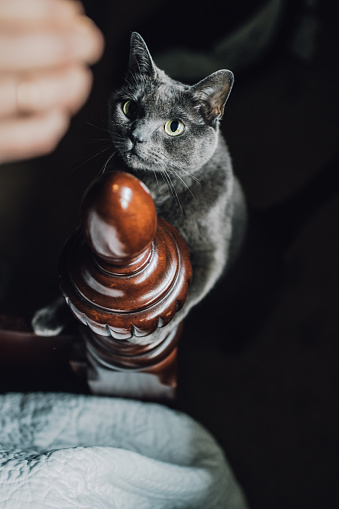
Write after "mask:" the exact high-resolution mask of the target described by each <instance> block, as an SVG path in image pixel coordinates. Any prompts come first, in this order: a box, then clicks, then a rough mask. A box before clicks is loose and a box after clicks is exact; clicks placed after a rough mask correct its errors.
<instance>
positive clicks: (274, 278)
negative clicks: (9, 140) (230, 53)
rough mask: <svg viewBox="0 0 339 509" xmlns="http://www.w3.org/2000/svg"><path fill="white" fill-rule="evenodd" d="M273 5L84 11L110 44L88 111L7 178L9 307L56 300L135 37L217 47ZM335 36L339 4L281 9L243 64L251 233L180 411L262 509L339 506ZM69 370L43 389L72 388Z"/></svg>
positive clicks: (243, 143) (204, 308)
mask: <svg viewBox="0 0 339 509" xmlns="http://www.w3.org/2000/svg"><path fill="white" fill-rule="evenodd" d="M264 3H265V2H264V1H263V0H262V1H257V2H249V1H248V2H246V1H238V2H235V1H231V0H229V1H228V2H227V1H225V2H220V1H219V2H214V1H213V0H210V1H209V2H208V6H207V5H205V6H203V7H199V8H197V5H198V4H195V3H194V2H192V1H186V2H185V1H183V2H181V3H180V4H175V5H176V7H175V10H174V8H173V5H172V3H171V2H167V1H165V0H164V1H163V2H156V1H155V0H148V1H144V2H138V1H137V0H134V1H130V2H115V3H113V2H108V1H104V0H101V1H97V0H96V1H94V0H93V1H92V2H90V1H88V2H87V10H88V12H89V14H90V15H91V16H92V17H93V18H94V19H95V20H96V21H97V23H98V24H99V26H101V28H102V29H103V31H104V33H105V35H106V40H107V49H106V53H105V56H104V59H103V60H102V62H100V63H99V64H98V65H97V66H96V67H95V69H94V73H95V84H94V89H93V92H92V95H91V98H90V100H89V102H88V104H87V105H86V106H85V108H84V109H83V110H82V111H81V112H80V113H79V114H78V115H77V117H76V118H75V119H74V120H73V123H72V127H71V130H70V132H69V133H68V134H67V136H66V137H65V139H64V140H63V142H62V143H61V145H60V147H59V148H58V150H57V151H56V152H55V153H54V154H52V155H51V156H49V157H44V158H40V159H36V160H32V161H28V162H24V163H18V164H11V165H6V166H3V167H2V168H1V170H0V254H1V260H2V266H3V268H2V270H3V272H4V273H3V276H2V280H3V284H2V292H3V299H2V301H1V305H0V312H1V313H13V314H18V315H20V316H24V317H26V318H28V319H29V318H30V317H31V315H32V313H33V312H34V310H36V309H37V308H39V307H41V306H44V305H46V304H47V303H48V302H49V301H50V300H52V299H53V298H54V297H55V296H56V295H57V292H58V289H57V275H56V274H57V263H58V258H59V255H60V252H61V249H62V246H63V243H64V241H65V239H66V238H67V237H68V235H69V234H70V233H72V231H73V230H74V228H75V227H76V226H77V224H78V217H79V214H78V209H79V203H80V200H81V196H82V194H83V192H84V190H85V189H86V187H87V186H88V184H89V183H90V181H91V180H92V179H93V178H94V176H95V175H96V174H97V173H98V171H100V169H101V167H102V166H103V164H104V163H105V161H106V159H107V157H108V155H109V154H110V151H109V142H108V141H107V131H106V118H107V117H106V115H107V112H106V103H107V98H108V96H109V91H110V89H111V88H112V87H113V86H114V84H115V83H116V82H117V81H118V77H119V75H120V74H121V72H122V68H123V66H124V65H125V64H126V59H127V55H128V40H129V36H130V32H131V31H132V30H137V31H139V32H140V33H141V34H142V36H143V37H144V38H145V40H146V42H147V43H148V45H149V47H150V50H151V52H152V53H153V54H154V53H156V51H160V50H161V49H162V48H164V47H165V46H166V44H167V45H168V44H170V45H171V44H173V42H177V41H178V40H179V41H180V42H181V43H182V44H183V45H185V46H186V47H190V48H193V49H199V50H203V51H206V52H207V53H208V51H209V49H210V48H211V47H212V46H213V41H215V40H217V39H218V38H220V37H221V36H224V35H227V33H229V32H231V31H232V30H234V29H236V28H237V27H239V26H241V24H242V23H243V21H244V20H246V19H247V18H248V17H250V16H251V15H252V14H253V12H255V9H256V8H259V7H260V6H262V5H263V4H264ZM199 6H200V3H199ZM164 13H166V14H165V15H164ZM305 26H308V27H309V29H305ZM310 27H315V28H314V30H313V29H312V30H311V29H310ZM303 38H304V39H303ZM338 39H339V35H338V27H337V18H336V16H335V10H334V6H333V5H332V2H330V1H329V0H323V1H322V2H316V1H306V0H305V1H301V0H300V1H295V2H292V1H291V2H288V1H286V2H285V9H284V11H283V14H282V16H281V22H280V23H279V26H278V27H277V29H276V33H275V37H274V38H273V39H272V41H271V43H270V45H269V46H268V47H267V48H266V51H265V52H264V53H262V54H261V56H260V59H258V60H256V61H253V62H252V63H251V62H250V63H248V64H247V65H246V66H241V65H239V70H238V73H237V72H236V69H234V70H235V74H236V82H235V86H234V88H233V91H232V94H231V97H230V100H229V103H228V105H227V108H226V113H225V118H224V121H223V126H222V129H223V132H224V134H225V137H226V139H227V141H228V144H229V147H230V151H231V153H232V157H233V161H234V169H235V172H236V174H237V175H238V177H239V179H240V181H241V183H242V185H243V189H244V193H245V196H246V199H247V203H248V207H249V228H248V236H247V241H246V243H245V246H244V249H243V252H242V255H241V257H240V259H239V261H238V263H237V264H236V266H235V267H234V269H233V270H232V272H231V273H230V274H229V275H228V276H226V278H225V279H224V280H223V281H222V282H220V284H219V285H218V286H217V288H216V289H215V290H214V291H213V292H212V293H211V295H210V296H209V297H208V298H207V299H206V300H205V301H204V302H203V303H202V304H201V305H200V306H199V309H196V310H194V311H193V312H192V314H191V315H190V317H189V318H188V319H187V321H186V324H185V332H184V336H183V339H182V341H181V350H180V357H179V394H178V406H179V408H180V409H181V410H183V411H185V412H187V413H189V414H191V415H192V416H193V417H195V418H196V419H197V420H198V421H200V422H201V423H203V424H204V425H205V426H206V427H207V428H208V429H209V430H210V431H211V432H212V433H213V434H214V436H215V437H216V438H217V440H218V441H219V443H220V444H221V445H222V447H223V448H224V450H225V453H226V456H227V458H228V460H229V462H230V464H231V466H232V468H233V469H234V472H235V474H236V476H237V478H238V479H239V481H240V483H241V485H242V486H243V489H244V491H245V494H246V496H247V498H248V501H249V505H250V507H251V508H253V509H272V508H276V509H285V508H288V509H294V508H298V509H301V508H302V509H303V508H305V509H306V508H309V509H319V508H320V507H321V508H329V509H330V508H337V507H339V489H338V481H337V479H338V472H339V468H338V466H339V465H338V463H339V459H338V458H339V456H338V446H339V435H338V428H339V412H338V403H337V399H338V398H337V393H338V388H339V374H338V369H337V363H338V358H339V357H338V353H339V346H338V337H339V313H338V301H339V299H338V296H339V289H338V283H339V264H338V258H339V235H338V232H339V200H338V196H339V177H338V171H339V164H338V163H339V154H338V144H337V139H338V127H339V102H338V98H337V96H338V91H339V68H338V56H337V51H338ZM298 41H299V42H298ZM300 41H301V42H300ZM224 66H225V67H227V62H225V64H224ZM215 70H217V69H215ZM60 377H61V374H60V372H55V373H53V372H51V373H50V375H49V378H48V380H47V379H46V378H41V377H40V387H38V388H40V389H43V390H44V389H45V390H64V388H65V385H63V383H62V381H61V378H60ZM0 382H1V383H2V386H1V388H0V389H1V390H5V389H7V388H9V389H11V388H12V389H15V390H28V389H31V387H30V386H29V385H28V382H27V378H25V377H22V378H20V377H19V378H18V377H17V375H16V383H15V384H13V386H10V385H9V386H8V385H6V380H4V376H3V377H2V379H1V380H0ZM33 388H36V387H33Z"/></svg>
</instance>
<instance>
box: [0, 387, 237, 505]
mask: <svg viewBox="0 0 339 509" xmlns="http://www.w3.org/2000/svg"><path fill="white" fill-rule="evenodd" d="M245 507H246V504H245V501H244V498H243V495H242V494H241V491H240V489H239V487H238V485H237V483H236V481H235V479H234V477H233V475H232V473H231V471H230V468H229V466H228V465H227V462H226V460H225V457H224V455H223V453H222V451H221V449H220V447H219V446H218V445H217V443H216V442H215V440H214V439H213V438H212V437H211V436H210V435H209V433H207V431H206V430H205V429H203V428H202V427H201V426H200V425H199V424H197V423H196V422H195V421H193V420H192V419H191V418H189V417H188V416H186V415H184V414H182V413H179V412H176V411H173V410H170V409H168V408H166V407H163V406H161V405H156V404H151V403H141V402H137V401H129V400H123V399H117V398H116V399H112V398H103V397H95V396H82V395H72V394H54V393H52V394H41V393H34V394H27V395H24V394H7V395H4V396H0V508H1V509H49V508H53V509H68V508H69V509H70V508H84V509H85V508H86V509H87V508H88V509H179V508H185V509H188V508H194V509H199V508H201V509H244V508H245Z"/></svg>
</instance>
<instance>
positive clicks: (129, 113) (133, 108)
mask: <svg viewBox="0 0 339 509" xmlns="http://www.w3.org/2000/svg"><path fill="white" fill-rule="evenodd" d="M122 111H123V112H124V113H125V115H126V117H127V118H129V119H131V120H134V119H135V118H137V116H138V105H137V103H136V102H134V101H126V102H125V104H124V105H123V107H122Z"/></svg>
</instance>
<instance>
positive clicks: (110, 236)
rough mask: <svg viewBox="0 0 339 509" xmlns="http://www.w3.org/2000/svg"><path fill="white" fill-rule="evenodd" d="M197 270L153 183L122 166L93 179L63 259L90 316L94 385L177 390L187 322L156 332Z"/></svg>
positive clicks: (73, 298)
mask: <svg viewBox="0 0 339 509" xmlns="http://www.w3.org/2000/svg"><path fill="white" fill-rule="evenodd" d="M191 278H192V269H191V264H190V261H189V253H188V249H187V247H186V245H185V243H184V241H183V240H182V239H181V237H180V236H179V234H178V232H177V231H176V229H175V228H174V227H173V226H171V225H170V224H168V223H167V222H166V221H164V220H163V219H161V218H157V215H156V210H155V206H154V202H153V199H152V197H151V194H150V192H149V190H148V189H147V187H146V186H145V185H144V184H143V183H142V182H141V181H140V180H138V179H137V178H136V177H134V176H132V175H130V174H128V173H123V172H113V173H109V174H105V175H103V176H102V177H101V178H99V179H97V180H96V181H94V183H93V184H92V185H91V186H90V187H89V189H88V190H87V192H86V193H85V196H84V199H83V202H82V207H81V227H80V228H79V229H78V230H77V231H76V232H75V233H74V234H73V235H72V237H71V238H70V239H69V240H68V242H67V244H66V246H65V249H64V252H63V254H62V258H61V263H60V287H61V291H62V293H63V295H64V297H65V300H66V302H67V304H68V305H69V307H70V309H71V311H72V312H73V314H74V315H75V317H76V318H77V319H78V320H79V321H80V322H81V323H82V324H83V327H82V334H83V337H84V339H85V344H86V355H87V359H88V366H89V369H88V383H89V386H90V389H91V390H92V392H94V393H97V394H110V395H117V396H130V397H140V398H142V399H163V398H171V397H173V393H174V389H175V386H176V353H177V343H178V339H179V335H180V330H179V329H180V327H178V328H176V329H175V330H173V331H172V332H171V333H169V334H168V335H167V336H165V337H163V335H162V338H160V339H159V338H158V339H157V338H156V337H154V335H153V336H150V334H152V333H153V332H154V331H156V330H157V329H158V328H162V327H165V326H166V324H168V323H169V322H170V320H171V319H172V318H173V316H174V314H175V313H176V312H177V311H178V310H179V309H180V308H181V307H182V306H183V304H184V302H185V299H186V296H187V291H188V286H189V283H190V281H191Z"/></svg>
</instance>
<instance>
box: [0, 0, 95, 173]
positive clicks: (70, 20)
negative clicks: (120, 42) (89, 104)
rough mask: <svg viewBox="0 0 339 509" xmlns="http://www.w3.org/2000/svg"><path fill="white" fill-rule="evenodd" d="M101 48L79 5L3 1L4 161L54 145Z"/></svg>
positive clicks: (64, 0)
mask: <svg viewBox="0 0 339 509" xmlns="http://www.w3.org/2000/svg"><path fill="white" fill-rule="evenodd" d="M103 46H104V43H103V37H102V35H101V32H100V31H99V30H98V28H97V27H96V26H95V25H94V23H93V22H92V21H91V20H90V19H89V18H87V17H86V16H85V15H84V14H83V9H82V6H81V4H80V3H79V2H73V1H70V0H0V163H3V162H8V161H12V160H18V159H23V158H29V157H35V156H38V155H42V154H46V153H48V152H50V151H52V150H53V149H54V148H55V147H56V145H57V144H58V143H59V141H60V139H61V138H62V136H63V135H64V134H65V132H66V130H67V128H68V125H69V122H70V118H71V116H72V114H74V113H75V112H76V111H77V110H78V109H79V108H80V107H81V106H82V105H83V103H84V102H85V100H86V99H87V97H88V94H89V91H90V88H91V83H92V75H91V72H90V70H89V68H88V66H89V65H91V64H93V63H95V62H96V61H97V60H98V59H99V58H100V56H101V54H102V51H103Z"/></svg>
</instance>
